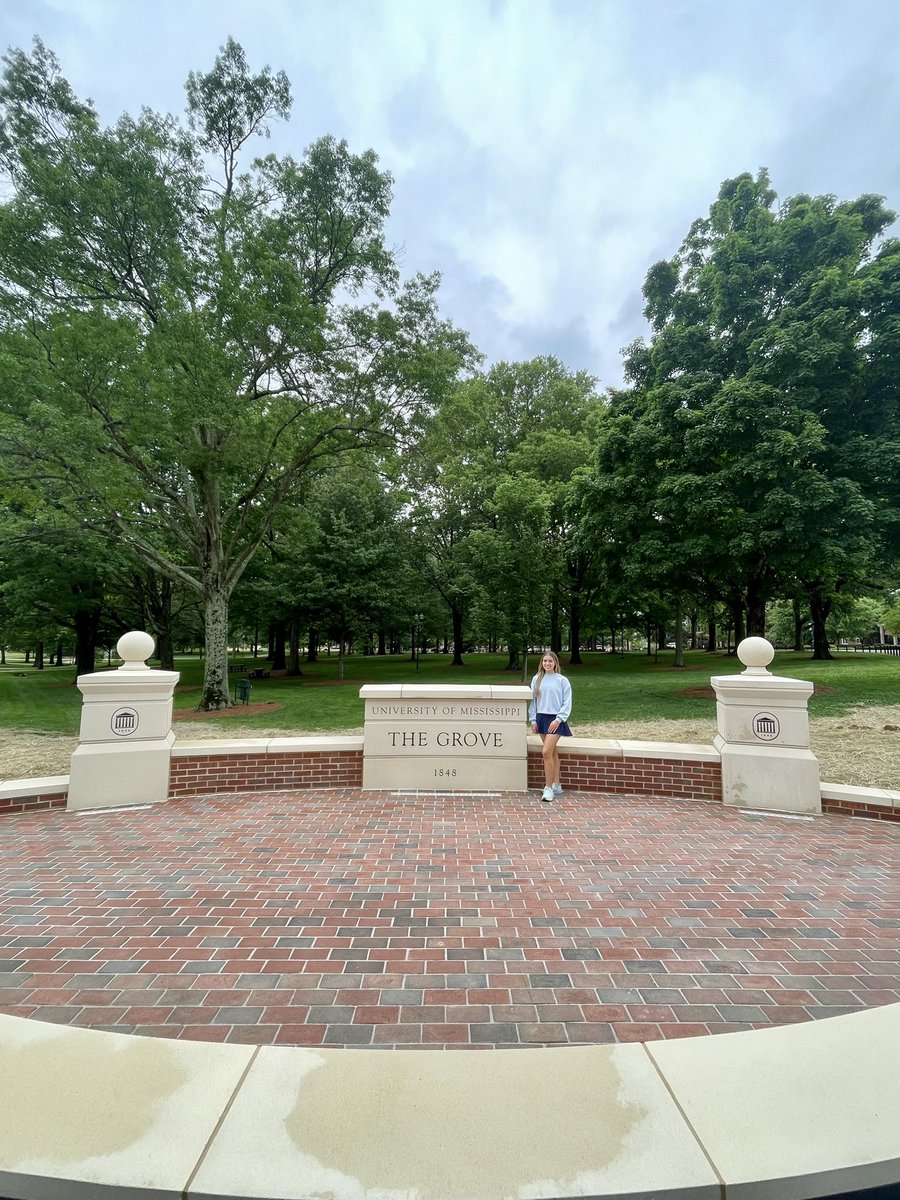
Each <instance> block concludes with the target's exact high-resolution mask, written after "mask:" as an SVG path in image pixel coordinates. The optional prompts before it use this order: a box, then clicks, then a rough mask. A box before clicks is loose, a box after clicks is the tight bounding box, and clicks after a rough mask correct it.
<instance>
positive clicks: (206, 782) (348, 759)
mask: <svg viewBox="0 0 900 1200" xmlns="http://www.w3.org/2000/svg"><path fill="white" fill-rule="evenodd" d="M361 786H362V750H324V751H323V750H318V751H308V752H306V753H303V752H302V751H288V752H286V753H284V754H214V755H209V754H198V755H195V756H185V757H181V756H179V757H177V758H174V757H173V759H172V769H171V773H170V775H169V795H170V796H175V797H177V796H196V795H205V794H208V793H210V792H267V791H277V790H280V789H283V788H301V789H302V788H312V787H334V788H347V787H352V788H358V787H361Z"/></svg>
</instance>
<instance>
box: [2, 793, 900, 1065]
mask: <svg viewBox="0 0 900 1200" xmlns="http://www.w3.org/2000/svg"><path fill="white" fill-rule="evenodd" d="M897 1000H900V829H898V828H897V827H896V826H893V825H887V824H883V823H879V822H874V821H872V822H870V821H865V820H858V819H854V820H851V819H848V818H842V817H822V818H817V819H815V820H804V819H788V818H779V817H776V816H762V815H753V814H746V813H740V812H735V811H733V810H729V809H725V808H723V807H722V806H721V805H718V804H712V803H704V802H696V801H678V800H671V799H653V798H648V797H646V796H621V795H616V796H611V795H596V794H585V793H569V794H567V795H565V796H563V797H561V798H560V799H559V800H558V801H556V802H555V803H554V804H552V805H543V804H541V803H540V801H539V799H538V798H537V795H536V794H535V793H533V792H532V793H529V794H528V795H527V796H524V795H521V794H520V795H513V794H486V795H483V796H466V797H462V796H455V797H454V796H440V795H432V794H413V793H409V794H403V793H385V792H381V793H366V794H363V793H361V792H359V791H356V790H351V789H343V790H332V791H325V790H316V791H311V792H276V793H253V794H249V795H241V796H217V797H208V798H205V799H191V800H184V801H178V802H174V801H173V802H170V803H169V804H168V805H165V806H160V807H157V808H149V809H147V808H145V809H140V810H130V811H129V810H120V811H118V812H117V811H107V812H104V813H102V814H101V813H97V814H66V813H62V812H54V811H47V812H42V813H26V814H22V815H20V816H11V817H6V818H4V820H3V822H2V828H0V1010H2V1011H5V1012H8V1013H15V1014H18V1015H21V1016H26V1017H33V1018H36V1019H39V1020H44V1021H53V1022H57V1023H64V1024H70V1025H76V1026H84V1027H92V1028H97V1029H112V1030H117V1031H120V1032H133V1033H140V1034H149V1035H154V1036H158V1037H185V1038H200V1039H208V1040H215V1041H231V1042H250V1043H276V1044H282V1045H327V1046H369V1047H379V1046H380V1047H392V1046H394V1047H404V1048H411V1047H416V1046H425V1047H429V1048H438V1047H446V1048H462V1047H468V1048H472V1049H475V1048H478V1049H484V1048H489V1047H493V1046H510V1045H518V1046H542V1045H560V1044H567V1043H568V1044H585V1043H596V1042H613V1041H621V1042H626V1041H643V1040H645V1039H652V1038H661V1037H662V1038H668V1037H681V1036H687V1035H695V1034H707V1033H710V1034H715V1033H724V1032H728V1031H732V1030H740V1029H750V1028H762V1027H764V1026H767V1025H771V1024H780V1023H785V1022H795V1021H805V1020H809V1019H811V1018H819V1017H828V1016H834V1015H838V1014H840V1013H846V1012H853V1011H856V1010H858V1009H862V1008H868V1007H872V1006H875V1005H880V1004H888V1003H891V1002H893V1001H897Z"/></svg>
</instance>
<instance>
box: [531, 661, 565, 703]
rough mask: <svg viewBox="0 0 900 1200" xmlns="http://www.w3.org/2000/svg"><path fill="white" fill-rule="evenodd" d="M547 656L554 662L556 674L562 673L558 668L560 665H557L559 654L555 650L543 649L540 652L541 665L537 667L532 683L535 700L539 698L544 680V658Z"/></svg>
mask: <svg viewBox="0 0 900 1200" xmlns="http://www.w3.org/2000/svg"><path fill="white" fill-rule="evenodd" d="M548 656H549V657H550V658H552V659H553V661H554V663H556V674H557V675H561V674H562V671H561V670H560V666H559V655H558V654H557V653H556V651H555V650H545V651H544V652H543V653H542V654H541V665H540V666H539V667H538V673H537V677H536V679H535V683H534V698H535V700H540V698H541V684H542V683H543V682H544V676H545V675H546V674H547V672H546V671H545V670H544V659H545V658H547V657H548Z"/></svg>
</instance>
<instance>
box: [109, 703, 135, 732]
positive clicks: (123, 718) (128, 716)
mask: <svg viewBox="0 0 900 1200" xmlns="http://www.w3.org/2000/svg"><path fill="white" fill-rule="evenodd" d="M139 723H140V718H139V717H138V714H137V710H136V709H133V708H117V709H116V711H115V712H114V713H113V715H112V718H111V720H110V722H109V725H110V728H111V729H112V731H113V733H114V734H115V735H116V737H128V735H129V734H130V733H134V731H135V730H136V729H137V727H138V724H139Z"/></svg>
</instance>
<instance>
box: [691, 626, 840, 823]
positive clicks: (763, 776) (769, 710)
mask: <svg viewBox="0 0 900 1200" xmlns="http://www.w3.org/2000/svg"><path fill="white" fill-rule="evenodd" d="M737 653H738V658H739V659H740V660H741V662H742V663H743V664H744V666H745V667H746V670H745V671H742V672H741V674H740V675H714V676H713V678H712V679H711V680H710V682H711V683H712V686H713V689H714V691H715V693H716V724H717V727H718V733H717V734H716V738H715V742H714V745H715V747H716V749H717V750H718V751H719V754H720V755H721V759H722V798H723V800H724V801H725V803H726V804H730V805H733V806H734V807H736V808H760V809H772V810H776V811H780V812H800V813H819V812H821V811H822V796H821V785H820V782H819V764H818V761H817V759H816V757H815V755H814V754H813V753H812V751H811V750H810V748H809V716H808V713H807V709H806V705H807V701H808V700H809V697H810V696H811V695H812V691H813V685H812V684H811V683H806V682H805V681H804V680H802V679H787V678H785V677H783V676H780V675H772V674H771V672H770V671H768V670H767V667H768V665H769V663H770V662H771V661H772V659H773V658H774V657H775V650H774V647H773V646H772V643H771V642H767V641H766V639H765V638H761V637H749V638H745V639H744V640H743V641H742V642H741V644H740V645H739V646H738V648H737Z"/></svg>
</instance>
